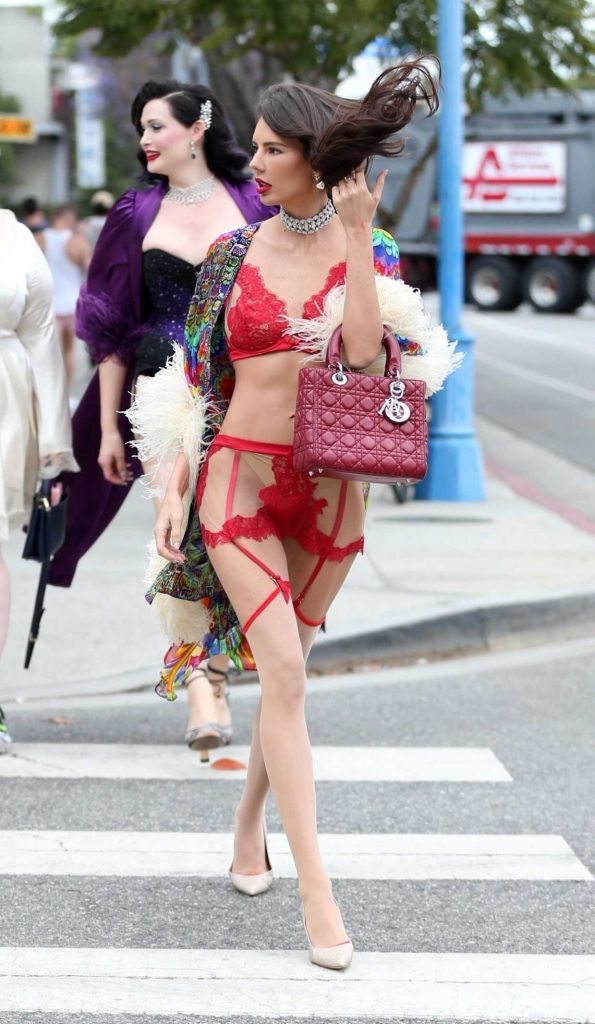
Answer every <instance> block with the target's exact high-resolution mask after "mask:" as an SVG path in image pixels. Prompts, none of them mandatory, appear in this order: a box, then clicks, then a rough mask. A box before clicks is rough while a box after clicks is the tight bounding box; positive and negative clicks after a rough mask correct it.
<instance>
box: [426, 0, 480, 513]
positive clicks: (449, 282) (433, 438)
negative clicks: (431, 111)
mask: <svg viewBox="0 0 595 1024" xmlns="http://www.w3.org/2000/svg"><path fill="white" fill-rule="evenodd" d="M438 18H439V21H438V54H439V57H440V61H441V64H442V84H443V89H442V105H441V111H440V116H439V124H438V139H439V156H438V168H439V169H438V199H439V204H440V227H439V258H438V287H439V291H440V316H441V320H442V323H443V324H444V326H445V328H446V330H447V332H448V336H449V338H450V339H451V340H452V341H457V343H458V344H457V351H459V352H463V353H464V355H465V358H464V359H463V363H462V365H461V367H460V368H459V369H458V370H456V372H455V373H453V375H452V377H449V379H448V380H447V382H446V384H445V386H444V388H443V390H442V391H440V392H439V393H438V394H437V395H435V396H434V397H433V398H432V419H431V423H430V440H429V459H428V463H429V465H428V475H427V476H426V478H425V480H423V481H422V482H421V483H420V484H418V485H417V487H416V497H417V498H421V499H422V500H423V499H425V500H434V501H483V500H484V499H485V485H484V479H483V465H482V457H481V451H480V448H479V444H478V443H477V439H476V437H475V434H474V426H473V407H474V402H473V395H474V388H473V377H474V373H473V338H472V337H471V336H470V335H469V334H466V333H465V331H464V330H463V328H462V326H461V311H462V305H463V277H464V255H463V211H462V206H461V178H462V161H461V157H462V151H463V78H462V70H461V69H462V66H463V0H438Z"/></svg>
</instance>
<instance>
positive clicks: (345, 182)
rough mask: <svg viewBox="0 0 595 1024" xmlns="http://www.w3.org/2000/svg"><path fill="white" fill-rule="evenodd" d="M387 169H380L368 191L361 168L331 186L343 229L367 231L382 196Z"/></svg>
mask: <svg viewBox="0 0 595 1024" xmlns="http://www.w3.org/2000/svg"><path fill="white" fill-rule="evenodd" d="M387 174H388V171H381V172H380V174H379V175H378V177H377V178H376V184H375V185H374V188H373V189H372V191H371V192H370V190H369V188H368V185H367V182H366V176H365V174H364V171H363V169H362V168H361V167H360V168H359V170H357V171H354V172H353V174H351V175H349V176H348V177H347V178H341V181H339V182H338V184H337V185H335V187H334V188H333V192H332V196H333V203H334V205H335V209H336V211H337V214H338V215H339V220H340V221H341V223H342V225H343V227H344V228H345V231H356V230H362V229H364V230H365V231H369V230H370V227H371V224H372V221H373V220H374V214H375V213H376V209H377V207H378V203H379V202H380V198H381V196H382V189H383V188H384V182H385V181H386V175H387Z"/></svg>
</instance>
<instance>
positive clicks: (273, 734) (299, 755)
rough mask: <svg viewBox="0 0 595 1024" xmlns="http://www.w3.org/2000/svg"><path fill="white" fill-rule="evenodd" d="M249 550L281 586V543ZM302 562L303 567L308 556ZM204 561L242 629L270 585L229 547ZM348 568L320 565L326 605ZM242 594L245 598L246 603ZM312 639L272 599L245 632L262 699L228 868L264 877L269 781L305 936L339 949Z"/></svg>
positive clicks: (279, 600) (312, 632) (311, 632)
mask: <svg viewBox="0 0 595 1024" xmlns="http://www.w3.org/2000/svg"><path fill="white" fill-rule="evenodd" d="M257 547H258V549H259V554H260V555H261V556H262V558H263V560H264V561H266V563H267V565H269V566H271V568H273V569H274V571H276V572H278V573H279V575H281V576H283V577H284V578H287V576H288V575H289V567H288V560H287V557H286V555H285V552H284V550H283V547H282V545H281V543H280V542H279V541H277V540H276V538H270V539H269V540H268V541H266V542H260V543H258V545H257ZM263 548H266V552H265V551H263V550H262V549H263ZM292 555H293V553H292ZM302 555H303V556H305V561H306V562H307V563H308V562H310V560H311V558H312V556H307V555H305V553H304V552H302ZM209 556H210V557H211V558H212V561H213V565H214V567H215V570H216V572H217V574H218V575H219V578H220V579H221V582H222V583H223V586H224V587H225V589H226V590H227V592H228V594H229V596H230V598H231V600H232V602H233V603H234V605H235V607H236V611H237V612H238V615H239V617H240V621H245V620H246V619H247V618H248V617H249V615H250V614H251V611H252V609H253V607H254V605H255V604H256V605H258V604H260V603H261V601H262V600H264V599H265V598H266V596H267V595H268V593H270V591H271V580H270V579H269V578H268V577H267V576H266V575H264V573H262V571H259V569H258V567H257V566H254V565H253V564H252V563H248V564H246V563H247V559H246V557H245V556H243V555H242V552H240V551H239V550H238V549H236V548H235V547H234V546H233V545H224V546H221V547H217V548H214V549H212V550H210V551H209ZM283 560H285V569H284V567H283V564H282V562H283ZM291 560H292V561H293V557H292V559H291ZM352 560H353V559H352V558H350V559H345V560H344V561H343V562H341V563H327V566H325V569H324V570H323V572H322V573H321V574H320V576H319V579H320V578H321V577H322V579H323V580H324V581H325V585H326V591H327V593H328V595H329V597H330V598H331V599H332V597H333V596H334V594H335V593H336V591H337V590H338V589H339V587H340V585H341V583H342V582H343V580H344V578H345V576H346V574H347V572H348V570H349V566H350V564H351V562H352ZM306 569H307V566H306ZM299 570H300V572H299V573H298V576H299V575H302V574H303V572H304V566H303V564H302V565H300V566H299ZM290 578H291V577H290ZM247 593H249V594H250V595H251V596H250V598H249V599H248V600H247V599H246V596H245V595H246V594H247ZM325 610H326V609H325V608H322V609H320V608H316V609H314V608H309V612H308V614H309V615H311V616H312V618H315V617H317V618H321V617H322V615H323V614H324V612H325ZM316 633H317V629H316V628H313V627H308V626H305V625H304V624H303V623H298V621H297V620H296V616H295V612H294V610H293V607H292V605H291V604H286V603H285V601H284V599H283V596H282V595H281V594H280V593H279V595H278V596H277V597H276V598H275V599H274V600H273V601H272V602H271V604H269V605H268V607H267V608H266V609H265V610H264V611H263V612H262V613H261V614H260V615H259V616H258V618H257V619H256V620H255V621H254V622H253V624H252V625H251V627H250V630H249V639H250V644H251V647H252V651H253V653H254V656H255V659H256V664H257V666H258V673H259V678H260V684H261V689H262V697H261V701H260V702H259V706H258V708H257V711H256V714H255V717H254V724H253V732H252V745H251V750H250V759H249V763H248V775H247V779H246V785H245V788H244V792H243V794H242V798H241V800H240V803H239V806H238V809H237V812H236V843H235V846H234V861H233V864H234V870H235V871H239V872H241V873H243V874H251V873H259V872H261V871H264V870H265V869H266V865H265V863H264V849H263V832H262V821H263V816H264V807H265V802H266V798H267V794H268V790H269V780H270V785H271V788H272V791H273V795H274V797H275V801H276V803H277V807H278V809H279V813H280V815H281V819H282V821H283V826H284V829H285V832H286V834H287V837H288V840H289V844H290V847H291V850H292V854H293V857H294V860H295V863H296V868H297V872H298V878H299V884H300V893H301V896H302V899H303V901H304V904H305V906H306V914H307V919H308V928H309V931H310V935H311V937H312V940H313V942H314V943H315V944H317V945H322V946H331V945H334V944H335V943H339V942H343V941H345V939H346V934H345V930H344V927H343V923H342V920H341V915H340V912H339V910H338V908H337V906H336V904H335V903H334V902H333V900H332V894H331V885H330V881H329V878H328V875H327V873H326V870H325V867H324V864H323V862H322V858H321V855H320V850H319V847H318V838H317V828H316V794H315V789H314V774H313V768H312V754H311V749H310V741H309V737H308V731H307V727H306V720H305V713H304V705H305V693H306V674H305V660H306V657H307V654H308V653H309V651H310V648H311V646H312V644H313V642H314V639H315V636H316ZM272 638H274V640H273V642H272Z"/></svg>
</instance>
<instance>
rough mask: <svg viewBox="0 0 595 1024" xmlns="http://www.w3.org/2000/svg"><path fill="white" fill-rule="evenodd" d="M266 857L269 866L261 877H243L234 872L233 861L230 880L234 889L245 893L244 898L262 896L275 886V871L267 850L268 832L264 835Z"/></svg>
mask: <svg viewBox="0 0 595 1024" xmlns="http://www.w3.org/2000/svg"><path fill="white" fill-rule="evenodd" d="M264 856H265V861H266V864H267V870H266V871H262V872H261V873H260V874H259V875H241V874H240V873H239V872H238V871H233V861H232V863H231V867H230V869H229V879H230V881H231V884H232V885H233V887H234V889H237V890H238V892H241V893H243V894H244V896H260V894H261V893H263V892H266V891H267V889H270V888H271V885H272V884H273V869H272V867H271V862H270V860H269V851H268V849H267V836H266V830H265V834H264Z"/></svg>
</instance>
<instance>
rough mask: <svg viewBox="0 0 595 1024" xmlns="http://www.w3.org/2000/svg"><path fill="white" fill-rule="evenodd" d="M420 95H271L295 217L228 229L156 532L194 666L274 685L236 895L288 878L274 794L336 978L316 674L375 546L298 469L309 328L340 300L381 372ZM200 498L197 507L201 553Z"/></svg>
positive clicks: (279, 90)
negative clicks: (317, 784)
mask: <svg viewBox="0 0 595 1024" xmlns="http://www.w3.org/2000/svg"><path fill="white" fill-rule="evenodd" d="M417 97H420V98H423V99H424V100H425V101H426V103H427V104H428V108H429V110H430V112H431V111H433V110H435V109H436V107H437V103H438V100H437V92H436V86H435V84H434V82H433V79H432V77H431V74H430V72H429V70H428V67H427V64H426V63H425V62H424V61H423V60H414V59H412V60H410V61H407V62H404V64H403V65H401V66H400V67H398V68H392V69H389V70H388V71H386V72H384V73H383V74H382V75H381V76H380V77H379V78H378V79H377V80H376V81H375V82H374V84H373V85H372V87H371V89H370V91H369V93H368V95H367V96H366V97H365V98H364V100H362V101H361V102H360V101H353V100H345V99H341V98H339V97H337V96H335V95H334V94H332V93H328V92H325V91H323V90H320V89H316V88H313V87H310V86H307V85H301V84H298V83H285V84H282V85H277V86H272V87H271V88H269V89H268V90H267V91H266V92H265V93H264V95H263V97H262V99H261V102H260V105H259V115H260V116H259V120H258V123H257V125H256V130H255V133H254V156H253V159H252V161H251V167H252V170H253V171H254V173H255V175H256V179H255V180H256V184H257V187H258V189H259V192H260V195H261V198H262V200H263V202H264V203H265V204H266V205H268V206H270V207H272V206H273V205H275V206H276V205H278V206H280V208H281V210H280V214H279V216H276V217H274V218H273V219H271V220H268V221H266V222H265V223H263V224H262V225H253V226H251V227H248V228H244V229H239V230H238V231H235V232H233V233H232V234H230V235H227V236H222V237H221V238H220V239H218V241H217V242H216V243H215V244H214V245H213V247H212V248H211V250H210V253H209V255H208V256H207V259H206V260H205V262H204V264H203V267H202V270H201V274H200V277H199V280H198V283H197V289H196V292H195V299H194V301H193V305H192V307H191V310H190V315H189V319H188V324H187V331H186V345H185V353H184V354H185V359H184V360H183V362H182V365H181V368H180V370H179V371H178V372H179V375H180V378H181V380H182V381H184V382H186V388H187V390H188V391H189V394H190V397H191V401H192V407H193V412H194V416H195V423H198V422H199V419H201V417H202V419H201V422H202V424H203V427H204V431H203V433H202V435H200V436H197V435H196V434H195V435H194V437H193V438H192V437H188V436H186V437H184V438H182V437H181V436H175V432H172V436H171V444H172V449H173V450H174V451H178V455H177V457H176V462H175V465H174V469H173V471H172V474H171V477H170V481H169V484H168V487H167V491H166V495H165V498H164V501H163V504H162V507H161V511H160V513H159V516H158V519H157V525H156V528H155V539H156V544H157V548H158V551H159V552H160V553H161V554H162V555H163V556H164V557H165V558H167V559H169V561H170V564H169V565H168V566H167V567H166V568H165V569H164V570H163V571H162V572H161V574H160V575H159V576H158V578H157V580H156V581H155V583H154V585H153V586H152V587H151V590H150V595H151V596H155V595H157V594H168V595H172V596H174V597H178V598H182V599H186V600H191V601H192V603H193V605H194V607H195V608H197V609H198V610H199V611H200V612H201V613H202V616H203V627H202V629H201V633H202V636H203V640H202V645H201V646H202V650H201V651H200V652H199V651H197V650H196V649H195V651H194V655H193V656H194V657H197V658H200V657H202V658H205V657H207V656H208V654H209V653H210V652H211V651H212V650H215V649H219V648H220V646H221V645H226V646H227V649H229V650H230V651H231V653H232V656H233V657H234V658H235V659H237V660H238V661H240V663H242V662H243V663H244V664H245V660H246V659H247V658H248V659H250V660H252V659H253V661H252V663H253V664H255V666H256V668H257V670H258V675H259V679H260V686H261V701H260V703H259V706H258V708H257V712H256V716H255V720H254V726H253V732H252V744H251V749H250V758H249V764H248V774H247V778H246V783H245V786H244V790H243V793H242V797H241V799H240V803H239V806H238V808H237V811H236V820H235V825H236V827H235V843H234V853H233V861H232V867H231V869H230V876H231V880H232V883H233V884H234V886H235V887H236V888H237V889H239V890H240V891H241V892H243V893H246V894H247V895H251V896H254V895H256V894H257V893H261V892H264V891H265V890H266V889H268V888H269V886H270V885H271V883H272V878H273V874H272V869H271V864H270V861H269V857H268V853H267V844H266V829H265V820H264V817H265V804H266V799H267V795H268V792H269V786H270V788H271V789H272V791H273V794H274V797H275V801H276V804H277V808H278V810H279V813H280V816H281V819H282V822H283V827H284V829H285V832H286V834H287V837H288V840H289V844H290V847H291V851H292V854H293V857H294V860H295V864H296V868H297V874H298V879H299V887H300V895H301V899H302V906H303V917H304V925H305V929H306V935H307V939H308V946H309V953H310V959H311V960H312V961H313V962H314V963H317V964H319V965H321V966H323V967H328V968H344V967H346V966H347V965H348V964H349V962H350V960H351V956H352V945H351V942H350V940H349V938H348V936H347V933H346V931H345V928H344V925H343V921H342V918H341V913H340V910H339V908H338V906H337V904H336V902H335V901H334V898H333V894H332V888H331V882H330V879H329V877H328V874H327V871H326V868H325V866H324V864H323V861H322V858H321V854H320V850H319V846H318V837H317V826H316V799H315V789H314V777H313V768H312V752H311V749H310V742H309V737H308V731H307V727H306V720H305V714H304V707H305V692H306V674H305V661H306V658H307V656H308V653H309V651H310V648H311V646H312V644H313V642H314V639H315V637H316V635H317V632H318V630H319V628H320V625H321V623H322V622H323V621H324V618H325V616H326V614H327V611H328V609H329V607H330V605H331V603H332V601H333V599H334V597H335V595H336V594H337V592H338V591H339V589H340V587H341V586H342V584H343V581H344V580H345V578H346V575H347V573H348V570H349V568H350V566H351V564H352V562H353V559H354V558H355V555H356V553H357V552H359V551H361V550H362V547H363V524H364V495H363V487H362V484H361V483H358V482H357V481H355V480H349V481H347V480H343V481H342V480H338V479H331V478H325V477H316V479H312V478H311V477H309V476H308V475H307V474H299V473H297V472H296V471H295V470H294V469H293V464H292V441H293V416H294V412H295V402H296V391H297V380H298V372H299V369H300V366H301V365H302V363H303V360H304V351H303V345H302V344H301V343H300V339H299V336H298V334H297V333H292V323H294V324H295V321H294V320H293V318H297V321H298V322H299V323H300V324H301V325H302V326H303V325H304V324H306V325H307V323H308V322H309V321H310V320H312V319H315V318H317V317H319V316H320V313H321V309H322V306H323V303H324V300H325V297H326V296H327V295H328V294H329V293H330V292H332V291H333V290H334V289H337V293H338V294H339V295H344V311H343V329H342V335H343V344H344V348H345V350H346V362H348V363H349V364H350V365H351V366H353V367H356V368H357V367H366V366H367V365H368V364H369V363H371V362H372V361H373V360H374V359H375V357H376V356H377V354H378V353H379V351H380V346H381V339H382V337H383V318H382V314H381V308H380V304H379V298H378V293H377V288H378V289H380V293H381V294H382V293H383V292H386V288H385V287H384V285H385V283H386V279H389V281H390V282H391V283H392V279H393V278H394V277H396V276H398V250H397V247H396V245H395V243H394V240H393V239H392V238H391V237H390V235H388V234H387V233H386V232H383V231H378V230H374V231H373V230H372V221H373V218H374V215H375V212H376V208H377V206H378V203H379V200H380V196H381V193H382V186H383V183H384V176H385V172H384V173H381V174H380V175H379V176H378V178H377V179H376V183H375V185H374V187H373V188H372V190H370V189H369V188H368V186H367V183H366V179H365V175H364V170H363V167H364V165H365V163H366V161H367V160H368V159H369V158H370V157H372V156H373V155H374V154H384V155H387V156H388V155H396V154H397V153H398V152H400V150H401V148H402V142H401V141H400V140H399V139H398V138H395V137H394V133H395V132H398V131H400V130H401V129H403V128H404V127H405V126H406V125H407V124H408V123H409V121H410V120H411V118H412V116H413V112H414V110H415V105H416V99H417ZM331 197H332V198H331ZM380 279H383V280H382V281H381V280H380ZM381 285H382V287H381ZM395 285H400V282H395ZM396 290H397V291H398V290H399V289H398V288H397V289H396ZM399 340H400V341H401V343H402V345H403V346H404V347H405V348H406V351H407V352H408V353H409V354H410V355H412V356H413V358H412V359H411V360H410V362H411V363H413V364H415V363H416V362H417V361H418V360H419V361H420V362H421V363H422V364H423V363H424V360H426V358H427V356H426V353H424V352H423V351H421V350H420V346H419V345H417V344H415V343H413V342H412V341H411V340H409V341H408V340H407V339H399ZM445 344H447V342H445ZM173 371H174V367H170V368H168V369H166V370H164V371H162V372H161V374H160V375H159V376H158V377H157V378H156V379H155V381H154V382H153V388H152V396H151V397H152V401H151V402H149V401H148V397H149V396H148V394H147V393H146V394H145V395H139V396H138V398H137V400H136V401H135V406H134V408H133V415H134V418H135V422H136V423H137V425H138V429H139V430H141V429H142V428H143V423H144V429H143V433H142V436H143V438H144V439H146V441H147V444H148V443H149V440H150V438H151V437H152V436H155V429H154V423H153V422H152V421H151V416H152V415H153V416H154V417H157V422H158V423H159V424H160V426H159V429H158V431H157V432H156V434H157V441H158V443H159V437H160V435H162V434H163V432H164V430H165V429H166V428H165V424H166V423H167V421H168V420H171V421H172V422H174V421H175V414H174V411H173V409H170V408H168V407H165V408H163V399H164V394H165V391H171V382H170V376H171V374H172V373H173ZM446 372H448V371H447V370H445V373H446ZM160 385H161V388H160ZM164 389H165V391H164ZM199 412H200V413H201V417H199ZM205 450H206V451H207V454H206V458H205V459H204V460H203V461H202V464H201V465H200V469H199V471H198V474H197V475H196V473H195V470H196V469H197V467H198V465H199V463H200V459H201V456H202V455H203V454H204V452H205ZM188 494H191V495H193V496H194V498H195V503H196V513H195V515H194V516H193V518H192V520H191V522H190V524H189V527H188V528H187V530H186V531H185V534H186V537H185V541H184V549H183V551H182V550H180V544H181V541H182V536H183V533H184V525H183V524H184V499H185V498H186V496H187V495H188ZM176 670H177V671H176V673H175V674H173V673H172V674H171V675H170V676H169V677H168V679H167V681H168V683H169V684H170V686H172V687H174V688H175V686H176V685H177V684H178V683H179V681H180V680H181V679H183V677H184V670H185V665H184V661H183V657H181V658H180V661H179V663H178V665H177V666H176ZM165 696H172V694H171V693H167V692H166V693H165Z"/></svg>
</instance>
